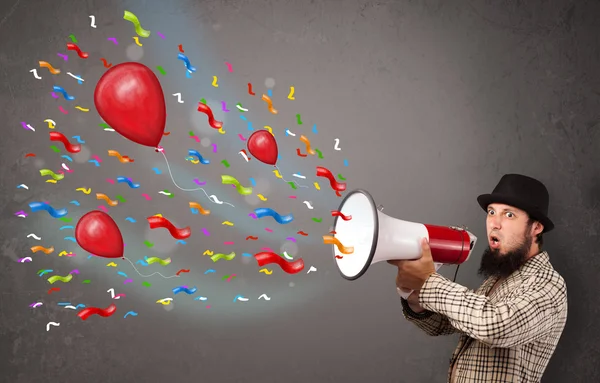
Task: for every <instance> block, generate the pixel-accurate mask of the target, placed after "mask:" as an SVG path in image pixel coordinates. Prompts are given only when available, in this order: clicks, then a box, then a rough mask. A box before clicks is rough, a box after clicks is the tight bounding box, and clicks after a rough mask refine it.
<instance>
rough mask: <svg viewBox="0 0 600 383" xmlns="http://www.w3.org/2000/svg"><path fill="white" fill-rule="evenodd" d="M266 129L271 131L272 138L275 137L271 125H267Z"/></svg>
mask: <svg viewBox="0 0 600 383" xmlns="http://www.w3.org/2000/svg"><path fill="white" fill-rule="evenodd" d="M265 129H267V130H268V131H269V133H271V135H272V136H275V135H274V134H273V129H272V128H271V127H270V126H269V125H265Z"/></svg>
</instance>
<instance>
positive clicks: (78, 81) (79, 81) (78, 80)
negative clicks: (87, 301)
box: [77, 74, 85, 307]
mask: <svg viewBox="0 0 600 383" xmlns="http://www.w3.org/2000/svg"><path fill="white" fill-rule="evenodd" d="M77 77H79V78H78V79H77V83H78V84H79V85H81V84H83V81H81V80H80V78H81V75H80V74H78V75H77ZM84 307H85V306H84Z"/></svg>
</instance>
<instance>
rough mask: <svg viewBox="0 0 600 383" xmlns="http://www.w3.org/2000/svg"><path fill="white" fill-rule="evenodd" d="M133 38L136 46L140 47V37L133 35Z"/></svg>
mask: <svg viewBox="0 0 600 383" xmlns="http://www.w3.org/2000/svg"><path fill="white" fill-rule="evenodd" d="M133 39H134V40H135V43H136V44H137V46H139V47H141V46H142V43H140V38H139V37H137V36H133Z"/></svg>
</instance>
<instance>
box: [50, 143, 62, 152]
mask: <svg viewBox="0 0 600 383" xmlns="http://www.w3.org/2000/svg"><path fill="white" fill-rule="evenodd" d="M50 149H52V150H53V151H54V152H56V153H60V149H59V148H57V147H56V146H54V145H50Z"/></svg>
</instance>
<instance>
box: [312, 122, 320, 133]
mask: <svg viewBox="0 0 600 383" xmlns="http://www.w3.org/2000/svg"><path fill="white" fill-rule="evenodd" d="M312 132H313V133H314V134H318V133H319V132H318V131H317V124H314V125H313V128H312Z"/></svg>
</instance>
